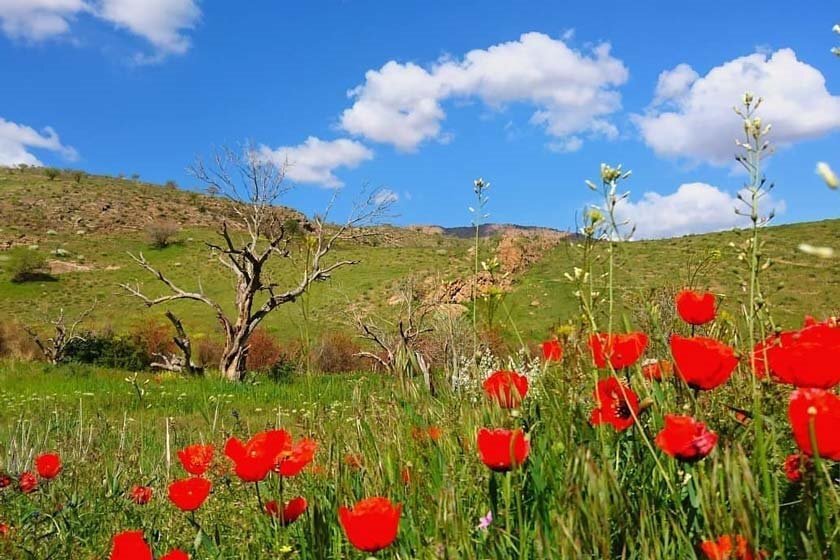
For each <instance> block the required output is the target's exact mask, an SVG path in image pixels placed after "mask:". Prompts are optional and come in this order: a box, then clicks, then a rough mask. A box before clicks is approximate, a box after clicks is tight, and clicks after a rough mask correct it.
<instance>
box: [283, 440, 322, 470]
mask: <svg viewBox="0 0 840 560" xmlns="http://www.w3.org/2000/svg"><path fill="white" fill-rule="evenodd" d="M317 448H318V443H317V442H315V441H314V440H311V439H302V440H300V441H299V442H297V443H295V444H292V443H291V440H289V445H288V446H287V447H285V448H284V449H282V450H281V451H280V453H278V455H277V456H276V457H275V459H274V472H276V473H277V474H279V475H280V476H287V477H288V476H297V475H298V474H299V473H300V471H302V470H303V469H304V468H305V467H306V465H308V464H309V463H311V462H312V459H313V457H315V450H316V449H317Z"/></svg>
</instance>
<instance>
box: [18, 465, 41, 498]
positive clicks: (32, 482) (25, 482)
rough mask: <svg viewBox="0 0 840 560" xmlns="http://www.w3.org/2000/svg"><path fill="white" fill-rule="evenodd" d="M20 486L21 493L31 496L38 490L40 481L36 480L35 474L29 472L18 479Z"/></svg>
mask: <svg viewBox="0 0 840 560" xmlns="http://www.w3.org/2000/svg"><path fill="white" fill-rule="evenodd" d="M18 486H20V491H21V492H23V493H24V494H29V493H30V492H34V491H35V490H37V489H38V479H37V478H35V475H34V474H32V473H31V472H29V471H27V472H25V473H22V474H21V475H20V478H19V479H18Z"/></svg>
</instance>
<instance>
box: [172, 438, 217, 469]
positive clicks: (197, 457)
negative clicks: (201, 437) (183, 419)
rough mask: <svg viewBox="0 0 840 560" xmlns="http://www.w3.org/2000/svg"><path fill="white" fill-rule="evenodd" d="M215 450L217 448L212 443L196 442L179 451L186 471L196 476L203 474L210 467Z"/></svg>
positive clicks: (180, 459)
mask: <svg viewBox="0 0 840 560" xmlns="http://www.w3.org/2000/svg"><path fill="white" fill-rule="evenodd" d="M214 452H215V448H214V447H213V446H212V445H201V444H198V443H196V444H194V445H188V446H187V447H185V448H183V449H182V450H180V451H178V460H179V461H181V465H182V466H183V467H184V470H185V471H187V472H188V473H190V474H191V475H194V476H201V475H203V474H204V473H205V472H207V469H208V468H210V463H211V462H213V453H214Z"/></svg>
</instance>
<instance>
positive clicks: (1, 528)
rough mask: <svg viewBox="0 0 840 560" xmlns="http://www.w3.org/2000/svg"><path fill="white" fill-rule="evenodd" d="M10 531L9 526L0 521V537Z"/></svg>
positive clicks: (4, 536) (5, 535) (3, 536)
mask: <svg viewBox="0 0 840 560" xmlns="http://www.w3.org/2000/svg"><path fill="white" fill-rule="evenodd" d="M11 532H12V529H11V527H9V526H8V525H6V524H5V523H0V538H6V537H8V536H9V533H11Z"/></svg>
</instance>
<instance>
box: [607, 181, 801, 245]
mask: <svg viewBox="0 0 840 560" xmlns="http://www.w3.org/2000/svg"><path fill="white" fill-rule="evenodd" d="M736 208H739V209H741V210H744V203H743V202H741V201H740V200H738V198H737V196H736V195H732V194H729V193H727V192H725V191H722V190H721V189H719V188H717V187H714V186H712V185H708V184H706V183H686V184H683V185H680V186H679V188H678V189H677V190H676V191H675V192H673V193H671V194H665V195H663V194H659V193H656V192H647V193H645V194H644V195H642V198H641V199H640V200H638V201H636V202H634V201H632V200H628V199H625V200H622V201H621V202H619V203H618V205H617V206H616V215H617V217H618V218H619V219H620V220H622V221H623V220H629V221H630V222H631V223H632V224H634V225H635V226H636V232H635V235H634V238H635V239H656V238H661V237H674V236H678V235H687V234H689V233H706V232H710V231H722V230H726V229H732V228H741V227H747V226H748V225H749V218H747V217H744V216H740V215H738V214H736V213H735V209H736ZM773 210H774V211H775V212H776V213H777V214H778V213H781V212H783V211H784V210H785V203H784V201H783V200H776V199H773V198H772V197H771V196H767V197H765V198H764V199H762V206H761V212H762V213H763V214H768V213H769V212H770V211H773Z"/></svg>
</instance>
